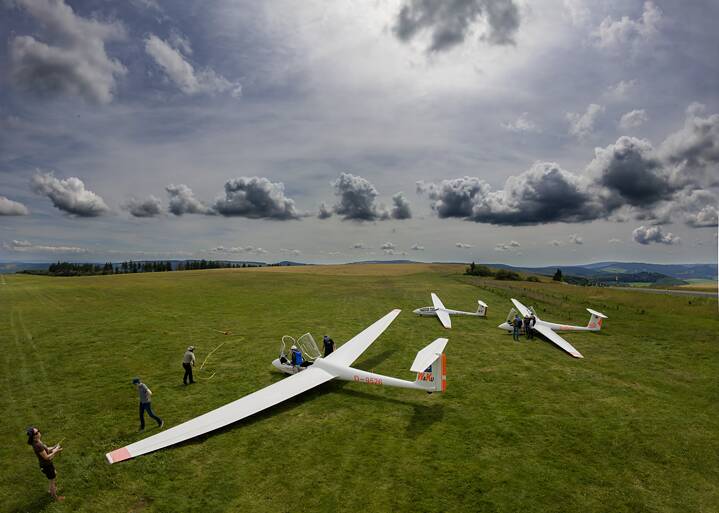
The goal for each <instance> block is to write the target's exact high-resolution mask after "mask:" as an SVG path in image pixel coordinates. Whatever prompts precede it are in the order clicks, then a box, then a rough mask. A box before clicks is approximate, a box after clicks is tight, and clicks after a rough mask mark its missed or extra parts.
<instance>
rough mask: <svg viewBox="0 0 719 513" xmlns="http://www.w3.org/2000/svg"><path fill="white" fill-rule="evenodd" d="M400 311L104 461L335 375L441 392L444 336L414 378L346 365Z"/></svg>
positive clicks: (167, 441) (217, 424) (216, 424)
mask: <svg viewBox="0 0 719 513" xmlns="http://www.w3.org/2000/svg"><path fill="white" fill-rule="evenodd" d="M399 313H400V310H392V311H391V312H389V313H388V314H387V315H385V316H384V317H382V318H381V319H379V320H378V321H376V322H375V323H374V324H372V325H371V326H369V327H368V328H366V329H365V330H364V331H362V332H361V333H359V334H358V335H355V336H354V337H353V338H352V339H351V340H350V341H349V342H347V343H345V344H344V345H342V346H341V347H340V348H339V349H337V350H336V351H335V352H334V353H332V354H330V355H329V356H328V357H327V358H321V357H317V358H316V359H315V360H314V362H313V363H312V364H311V365H309V366H306V367H299V366H297V368H292V370H291V373H292V376H290V377H288V378H285V379H283V380H281V381H278V382H277V383H274V384H272V385H269V386H267V387H265V388H263V389H261V390H258V391H256V392H253V393H251V394H249V395H246V396H244V397H242V398H240V399H238V400H236V401H234V402H231V403H229V404H226V405H224V406H221V407H219V408H217V409H216V410H212V411H210V412H208V413H205V414H204V415H200V416H199V417H195V418H194V419H191V420H188V421H187V422H184V423H182V424H180V425H177V426H174V427H172V428H170V429H167V430H165V431H162V432H160V433H158V434H156V435H153V436H150V437H148V438H145V439H143V440H140V441H138V442H135V443H133V444H130V445H128V446H125V447H122V448H120V449H116V450H114V451H112V452H109V453H107V454H106V455H105V457H106V458H107V461H108V463H110V464H112V463H117V462H119V461H123V460H127V459H130V458H134V457H136V456H140V455H142V454H146V453H149V452H152V451H156V450H158V449H162V448H164V447H168V446H170V445H174V444H177V443H180V442H184V441H186V440H189V439H191V438H194V437H196V436H200V435H203V434H205V433H209V432H210V431H214V430H216V429H219V428H221V427H224V426H227V425H228V424H232V423H233V422H237V421H238V420H241V419H244V418H246V417H249V416H250V415H254V414H255V413H257V412H260V411H262V410H265V409H267V408H269V407H271V406H274V405H276V404H278V403H281V402H282V401H286V400H287V399H290V398H291V397H294V396H296V395H299V394H301V393H303V392H306V391H308V390H310V389H312V388H314V387H316V386H318V385H321V384H322V383H325V382H327V381H330V380H332V379H335V378H336V379H340V380H344V381H355V382H360V383H366V384H369V385H385V386H394V387H402V388H413V389H416V390H423V391H425V392H429V393H432V392H444V391H445V389H446V386H447V381H446V379H447V378H446V359H445V355H444V348H445V346H446V345H447V339H446V338H438V339H437V340H435V341H434V342H432V343H431V344H429V345H428V346H427V347H425V348H424V349H422V350H421V351H419V352H418V353H417V357H416V358H415V359H414V362H413V363H412V367H411V368H410V370H411V371H412V372H415V373H417V377H416V379H415V380H414V381H405V380H402V379H397V378H392V377H389V376H382V375H380V374H375V373H372V372H366V371H363V370H359V369H355V368H352V367H351V364H352V363H353V362H354V361H355V360H356V359H357V358H359V356H360V355H361V354H362V353H363V352H364V351H365V350H366V349H367V348H368V347H369V346H370V345H371V344H372V342H374V341H375V340H376V339H377V337H379V336H380V335H381V334H382V332H384V331H385V330H386V329H387V327H388V326H389V325H390V324H391V323H392V321H393V320H394V319H395V317H397V316H398V315H399ZM273 365H275V367H277V368H279V369H280V370H283V371H287V370H286V369H284V368H282V367H280V365H283V364H281V363H280V359H279V358H278V359H277V360H275V361H274V362H273ZM289 367H293V366H289Z"/></svg>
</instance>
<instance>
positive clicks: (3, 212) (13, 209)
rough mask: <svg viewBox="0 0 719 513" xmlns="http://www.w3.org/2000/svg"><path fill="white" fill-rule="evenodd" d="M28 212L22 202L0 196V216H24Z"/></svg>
mask: <svg viewBox="0 0 719 513" xmlns="http://www.w3.org/2000/svg"><path fill="white" fill-rule="evenodd" d="M29 213H30V211H29V210H28V209H27V207H26V206H25V205H23V204H22V203H19V202H17V201H13V200H11V199H8V198H6V197H5V196H0V216H26V215H28V214H29Z"/></svg>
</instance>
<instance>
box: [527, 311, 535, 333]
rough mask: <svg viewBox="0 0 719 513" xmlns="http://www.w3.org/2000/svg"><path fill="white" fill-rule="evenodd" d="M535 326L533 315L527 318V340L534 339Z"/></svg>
mask: <svg viewBox="0 0 719 513" xmlns="http://www.w3.org/2000/svg"><path fill="white" fill-rule="evenodd" d="M535 324H537V318H536V317H535V316H534V314H531V315H530V316H529V328H528V329H527V338H528V339H534V325H535Z"/></svg>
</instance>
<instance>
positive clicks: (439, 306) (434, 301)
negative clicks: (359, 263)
mask: <svg viewBox="0 0 719 513" xmlns="http://www.w3.org/2000/svg"><path fill="white" fill-rule="evenodd" d="M432 305H433V306H434V307H435V308H436V309H437V310H446V308H445V306H444V305H443V304H442V301H440V299H439V297H437V294H435V293H434V292H432Z"/></svg>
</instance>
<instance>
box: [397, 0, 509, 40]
mask: <svg viewBox="0 0 719 513" xmlns="http://www.w3.org/2000/svg"><path fill="white" fill-rule="evenodd" d="M519 21H520V17H519V9H518V7H517V5H516V4H515V2H514V1H513V0H406V1H405V2H404V4H403V5H402V7H401V9H400V11H399V13H398V14H397V19H396V20H395V24H394V26H393V27H392V31H393V32H394V34H395V36H397V38H399V40H400V41H403V42H405V43H406V42H409V41H411V40H413V39H415V38H417V37H420V35H422V36H424V35H425V34H426V35H429V39H430V41H429V43H428V45H427V47H426V51H427V53H433V52H443V51H447V50H450V49H452V48H453V47H455V46H457V45H460V44H462V43H463V42H464V41H465V39H466V38H467V37H468V36H470V35H471V34H472V33H473V32H475V30H476V27H477V25H479V24H480V22H482V23H483V24H484V26H486V31H485V32H484V33H483V34H482V35H481V39H482V40H484V41H486V42H488V43H489V44H493V45H507V44H514V35H515V33H516V32H517V29H518V28H519Z"/></svg>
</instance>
